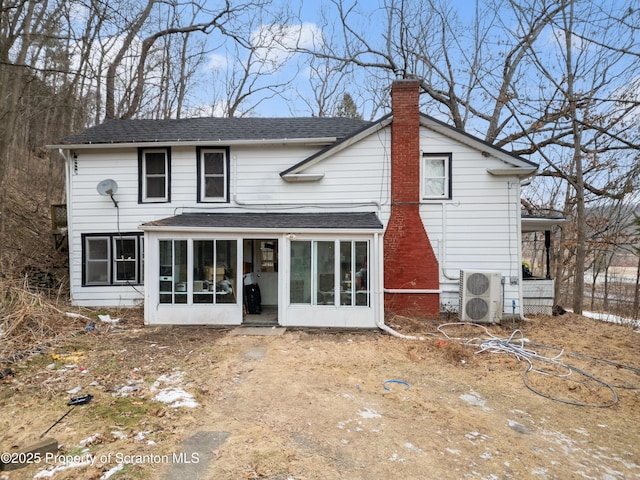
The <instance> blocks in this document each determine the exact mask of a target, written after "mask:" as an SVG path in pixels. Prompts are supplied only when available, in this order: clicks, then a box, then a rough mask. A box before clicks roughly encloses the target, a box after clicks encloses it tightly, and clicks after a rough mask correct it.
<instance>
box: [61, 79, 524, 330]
mask: <svg viewBox="0 0 640 480" xmlns="http://www.w3.org/2000/svg"><path fill="white" fill-rule="evenodd" d="M392 95H393V98H392V100H393V111H392V113H391V114H390V115H388V116H386V117H383V118H382V119H380V120H378V121H376V122H366V121H361V120H356V119H347V118H334V119H331V118H298V119H296V118H286V119H285V118H280V119H268V118H233V119H224V118H218V119H210V118H205V119H184V120H165V121H153V120H115V121H111V122H107V123H105V124H103V125H100V126H97V127H94V128H92V129H89V130H87V131H86V132H83V133H82V134H79V135H76V136H72V137H68V138H67V139H65V140H64V141H63V142H61V143H60V144H59V145H55V146H52V147H54V148H57V149H59V151H60V152H61V154H62V155H63V156H64V158H65V159H66V165H67V199H68V207H67V208H68V217H69V222H68V224H69V255H70V274H71V295H72V301H73V302H74V303H75V304H78V305H84V306H132V305H136V304H140V303H144V309H145V322H146V323H147V324H172V325H187V324H208V325H240V324H243V323H247V322H256V321H262V322H263V323H264V322H267V323H268V322H272V323H273V324H277V325H282V326H305V327H344V328H375V327H376V326H378V325H380V324H381V323H382V322H383V321H384V315H385V311H386V312H391V311H393V312H396V313H402V314H408V315H415V316H419V317H431V318H433V317H436V316H437V315H438V314H439V312H440V311H441V310H449V309H457V308H458V305H459V303H460V300H461V296H460V295H459V291H460V282H461V280H462V281H463V282H464V280H465V278H466V277H465V275H467V274H465V273H464V272H472V273H473V272H494V273H495V275H493V276H492V277H491V278H493V277H495V278H497V279H498V280H496V281H495V282H494V283H496V282H498V283H499V285H498V287H497V290H498V293H497V294H494V297H495V298H492V299H491V301H492V302H493V303H494V304H495V308H493V310H494V311H493V312H492V314H494V315H495V318H497V316H499V315H501V314H502V311H503V310H504V305H507V306H510V305H511V302H512V300H515V301H516V302H517V303H518V305H520V304H521V302H522V291H521V284H522V278H521V277H522V274H521V267H520V265H521V253H520V235H521V228H520V182H521V180H522V179H523V178H526V177H527V176H530V175H531V174H533V173H534V172H535V169H536V166H535V165H534V164H531V163H530V162H528V161H526V160H524V159H522V158H519V157H516V156H513V155H511V154H509V153H508V152H505V151H503V150H500V149H496V148H495V147H492V146H489V145H487V144H484V143H483V142H481V141H479V140H478V139H476V138H473V137H471V136H469V135H466V134H464V133H463V132H460V131H458V130H456V129H453V128H451V127H449V126H447V125H445V124H443V123H441V122H439V121H437V120H435V119H433V118H430V117H428V116H426V115H423V114H420V112H419V110H418V83H417V82H416V81H413V80H404V81H397V82H395V83H394V85H393V93H392ZM461 271H462V272H463V273H462V279H461ZM467 276H468V275H467ZM493 289H494V290H495V289H496V287H495V286H493ZM498 297H499V298H498ZM490 320H491V321H493V319H490Z"/></svg>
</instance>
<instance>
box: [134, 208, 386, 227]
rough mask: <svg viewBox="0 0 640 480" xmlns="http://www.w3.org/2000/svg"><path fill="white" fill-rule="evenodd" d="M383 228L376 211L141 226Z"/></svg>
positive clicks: (225, 216)
mask: <svg viewBox="0 0 640 480" xmlns="http://www.w3.org/2000/svg"><path fill="white" fill-rule="evenodd" d="M382 228H383V226H382V222H380V219H379V218H378V216H377V215H376V214H375V213H373V212H362V213H357V212H336V213H183V214H181V215H176V216H173V217H168V218H163V219H161V220H155V221H153V222H147V223H144V224H143V225H142V229H143V230H156V229H167V230H171V229H180V230H184V229H224V230H229V229H238V230H288V229H315V230H321V229H322V230H382Z"/></svg>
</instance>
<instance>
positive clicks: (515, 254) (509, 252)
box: [420, 128, 521, 312]
mask: <svg viewBox="0 0 640 480" xmlns="http://www.w3.org/2000/svg"><path fill="white" fill-rule="evenodd" d="M420 144H421V150H422V151H423V152H424V153H452V179H453V182H452V187H451V188H452V193H451V200H445V201H433V202H432V201H424V202H423V204H422V206H421V212H422V217H423V220H424V223H425V228H426V230H427V233H428V235H429V238H430V240H431V242H432V245H433V248H434V250H435V253H436V256H437V258H438V262H439V264H440V282H441V288H442V290H443V294H442V295H441V298H440V300H441V303H442V304H443V305H446V304H449V306H454V307H457V305H458V302H459V298H458V288H459V283H458V282H459V274H460V270H494V271H500V272H501V274H502V276H503V277H504V278H505V282H504V305H505V311H509V312H510V311H511V301H512V300H514V299H515V300H516V303H517V305H520V303H521V294H520V290H519V284H520V283H521V278H520V277H521V267H520V265H521V256H520V240H519V234H518V232H519V224H520V185H519V180H518V179H517V178H516V177H498V176H493V175H490V174H489V173H488V172H487V169H488V168H505V167H508V165H506V164H504V163H503V162H502V161H501V160H498V159H496V158H494V157H485V156H483V155H482V154H481V152H479V151H477V150H475V149H472V148H470V147H467V146H465V145H463V144H460V143H457V142H453V141H451V140H450V139H449V138H447V137H445V136H443V135H441V134H438V133H436V132H433V131H430V130H427V129H425V128H422V130H421V140H420ZM512 277H516V278H515V279H514V280H517V283H515V284H513V285H512V282H511V280H512Z"/></svg>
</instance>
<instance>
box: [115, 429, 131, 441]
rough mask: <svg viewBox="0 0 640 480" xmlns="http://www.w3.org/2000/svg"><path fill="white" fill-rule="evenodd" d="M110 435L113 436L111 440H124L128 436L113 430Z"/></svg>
mask: <svg viewBox="0 0 640 480" xmlns="http://www.w3.org/2000/svg"><path fill="white" fill-rule="evenodd" d="M111 435H112V436H113V438H117V439H118V440H126V439H127V438H129V435H127V434H126V433H124V432H121V431H120V430H114V431H113V432H111Z"/></svg>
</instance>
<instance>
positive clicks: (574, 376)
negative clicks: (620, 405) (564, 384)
mask: <svg viewBox="0 0 640 480" xmlns="http://www.w3.org/2000/svg"><path fill="white" fill-rule="evenodd" d="M457 326H470V327H475V328H480V329H482V330H483V331H484V334H485V335H484V336H482V337H469V338H460V337H454V336H451V335H449V334H448V333H447V332H446V331H445V329H446V328H447V327H457ZM437 330H438V332H439V333H440V334H441V335H443V336H444V337H445V338H446V339H447V340H450V341H456V342H459V343H461V344H462V345H466V346H471V347H475V348H476V352H475V353H476V354H480V353H484V352H487V353H504V354H509V355H512V356H514V357H515V358H516V359H517V360H518V361H521V362H524V363H526V368H525V370H524V372H523V373H522V378H523V382H524V385H525V386H526V387H527V388H528V389H529V390H531V391H532V392H534V393H536V394H538V395H540V396H542V397H544V398H548V399H550V400H553V401H556V402H561V403H566V404H569V405H576V406H582V407H597V408H606V407H611V406H613V405H615V404H616V403H617V402H618V400H619V397H618V393H617V391H616V389H617V388H626V389H638V388H640V386H638V385H634V386H631V385H611V384H610V383H608V382H606V381H604V380H602V379H601V378H598V377H596V376H594V375H592V374H590V373H588V372H586V371H585V370H583V369H580V368H578V367H576V366H574V365H570V364H568V363H566V362H565V361H563V360H562V358H563V357H564V356H566V355H565V350H564V349H559V348H556V347H548V346H545V345H540V344H532V343H530V342H529V341H528V340H527V339H526V338H525V337H524V333H523V332H522V331H521V330H514V331H513V332H512V333H511V335H510V336H509V337H508V338H500V337H497V336H495V335H493V334H492V333H491V332H489V330H488V329H487V328H486V327H485V326H484V325H479V324H476V323H468V322H453V323H445V324H441V325H440V326H438V328H437ZM539 350H555V351H558V353H557V354H556V355H554V356H547V355H542V354H540V353H538V352H539ZM568 355H573V356H576V357H577V358H582V359H586V360H590V361H594V362H601V363H604V364H606V365H609V366H613V367H615V368H617V369H625V370H628V371H630V372H633V373H635V374H636V375H640V369H639V368H636V367H631V366H628V365H623V364H620V363H617V362H612V361H609V360H605V359H600V358H596V357H591V356H588V355H582V354H579V353H577V352H569V354H568ZM531 373H536V374H540V375H548V376H552V377H556V378H561V379H565V380H567V381H571V382H575V383H577V384H581V385H586V384H587V383H588V382H594V383H595V384H597V385H598V386H599V387H600V388H603V389H605V390H607V391H608V392H609V395H608V396H610V398H611V399H610V400H609V401H604V402H598V403H589V402H581V401H576V400H570V399H566V398H561V397H558V396H554V395H550V394H547V393H545V392H542V391H540V390H538V389H536V388H534V387H533V386H532V385H531V383H530V382H529V378H528V377H529V375H530V374H531ZM579 376H582V377H584V380H580V377H579Z"/></svg>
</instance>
